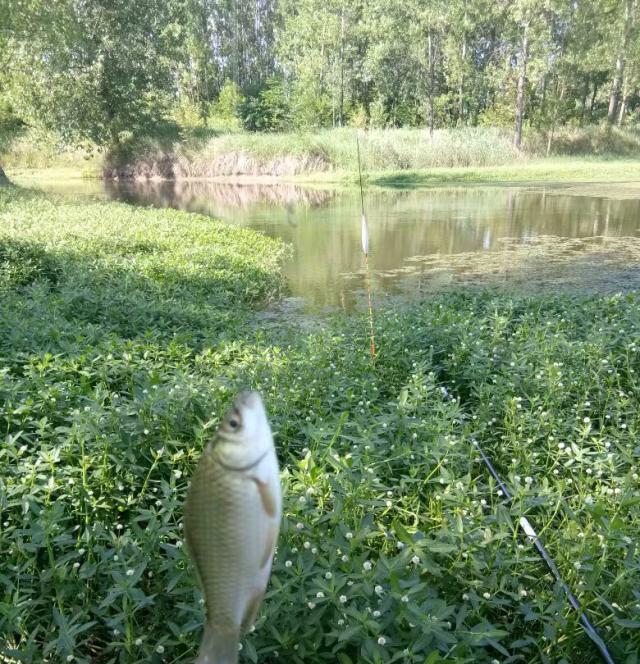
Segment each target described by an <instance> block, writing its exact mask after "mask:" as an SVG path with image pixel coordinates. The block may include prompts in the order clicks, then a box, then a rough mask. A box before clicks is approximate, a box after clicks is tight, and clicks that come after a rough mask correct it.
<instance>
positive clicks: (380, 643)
mask: <svg viewBox="0 0 640 664" xmlns="http://www.w3.org/2000/svg"><path fill="white" fill-rule="evenodd" d="M386 642H387V639H385V638H384V636H379V637H378V645H379V646H383V645H385V643H386Z"/></svg>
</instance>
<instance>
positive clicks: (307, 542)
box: [302, 541, 311, 549]
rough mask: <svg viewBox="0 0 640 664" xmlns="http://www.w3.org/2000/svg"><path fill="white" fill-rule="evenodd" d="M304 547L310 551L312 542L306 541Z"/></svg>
mask: <svg viewBox="0 0 640 664" xmlns="http://www.w3.org/2000/svg"><path fill="white" fill-rule="evenodd" d="M302 546H303V547H304V548H305V549H310V548H311V542H309V541H306V542H305V543H304V544H303V545H302Z"/></svg>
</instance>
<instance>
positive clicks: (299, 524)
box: [296, 523, 304, 530]
mask: <svg viewBox="0 0 640 664" xmlns="http://www.w3.org/2000/svg"><path fill="white" fill-rule="evenodd" d="M296 528H297V529H298V530H302V529H303V528H304V523H296Z"/></svg>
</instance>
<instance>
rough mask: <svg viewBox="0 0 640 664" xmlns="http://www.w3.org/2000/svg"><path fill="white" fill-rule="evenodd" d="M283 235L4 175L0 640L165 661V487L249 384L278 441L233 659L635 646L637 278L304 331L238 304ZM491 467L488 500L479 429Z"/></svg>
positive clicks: (170, 615)
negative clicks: (277, 503)
mask: <svg viewBox="0 0 640 664" xmlns="http://www.w3.org/2000/svg"><path fill="white" fill-rule="evenodd" d="M284 252H286V248H284V247H283V245H282V244H280V243H277V242H274V241H271V240H268V239H267V238H264V237H262V236H260V235H257V234H255V233H251V232H248V231H242V230H234V229H229V228H226V227H224V226H223V225H221V224H218V223H217V222H215V221H212V220H211V219H208V218H205V217H200V216H197V215H188V214H184V213H181V212H175V211H169V210H163V211H158V210H151V209H136V208H130V207H127V206H124V205H119V204H94V203H83V204H72V203H68V202H65V201H64V200H62V199H56V198H51V197H47V196H43V195H41V194H35V193H30V192H24V191H20V190H16V189H4V190H0V280H1V281H0V312H1V313H0V426H1V431H2V436H3V439H4V440H3V444H2V446H1V447H0V511H1V516H0V560H2V561H3V562H2V566H1V567H0V580H1V586H0V588H1V589H0V637H1V638H0V656H1V657H4V659H5V660H6V661H25V662H27V661H30V662H40V661H43V662H44V661H50V662H59V661H70V662H72V661H75V662H86V663H88V662H188V661H192V659H193V656H194V654H195V649H196V646H197V643H198V641H199V636H200V632H199V630H200V628H201V624H202V620H203V607H202V603H201V596H200V593H199V591H198V590H197V587H196V584H195V580H194V578H193V573H192V572H191V570H190V568H189V565H188V561H187V556H186V554H185V552H184V550H183V538H182V532H181V505H182V500H183V498H184V495H185V491H186V488H187V485H188V482H189V477H190V474H191V472H192V470H193V468H194V467H195V464H196V462H197V460H198V458H199V454H200V451H201V449H202V446H203V444H204V442H205V440H206V439H207V437H208V436H209V435H210V430H211V429H212V428H213V427H214V426H215V423H216V418H217V417H218V416H219V415H220V414H221V412H222V410H223V408H224V407H225V405H226V404H227V403H228V402H229V400H230V399H231V398H232V397H233V396H234V394H235V393H236V391H237V390H238V389H239V388H240V387H252V388H255V389H259V390H260V391H261V392H262V393H263V395H264V396H265V400H266V404H267V408H268V411H269V414H270V418H271V420H272V425H273V428H274V432H275V435H276V441H277V446H278V450H279V454H280V458H281V462H282V466H283V484H284V491H285V506H284V520H283V529H282V535H281V538H280V541H279V546H278V552H277V557H276V560H275V564H274V573H273V578H272V583H271V586H270V590H269V592H268V595H267V598H266V601H265V605H264V607H263V610H262V612H261V614H260V618H259V620H258V624H257V630H256V631H255V633H253V634H250V635H249V636H248V637H247V638H246V639H245V640H244V642H243V648H242V652H241V660H242V661H244V662H255V661H261V662H277V661H283V662H298V663H299V662H310V661H314V662H319V661H326V662H336V661H338V662H340V663H341V664H350V663H351V662H354V663H355V662H366V663H371V664H374V663H378V662H392V661H398V662H424V661H429V662H437V661H450V662H494V661H497V662H561V661H564V662H578V661H580V662H596V661H598V658H597V654H596V651H595V649H594V648H593V647H592V645H591V643H590V642H589V640H588V638H587V637H586V636H585V635H584V633H583V632H582V630H581V628H580V626H579V624H578V622H577V620H576V617H575V615H574V614H572V613H571V612H570V610H569V609H568V607H567V603H566V601H565V600H564V598H563V596H562V593H561V591H560V589H559V588H558V587H557V586H555V585H554V583H553V580H552V579H551V578H550V576H549V575H548V574H547V573H546V568H545V567H544V566H543V565H542V563H541V562H540V561H539V560H538V558H537V557H536V555H535V554H534V553H533V551H532V550H531V548H530V546H529V545H528V543H527V542H526V540H525V539H523V537H522V536H521V535H520V534H518V533H517V532H516V531H514V524H516V523H517V521H518V518H519V516H521V515H522V514H526V515H527V516H528V518H529V519H530V520H531V521H532V522H533V523H534V524H535V525H536V526H537V527H538V530H539V532H540V533H541V534H542V536H543V537H544V538H545V541H546V542H547V544H548V548H549V549H550V551H551V552H552V553H553V555H554V556H555V557H556V560H557V562H558V565H559V567H560V569H561V572H562V574H563V575H564V577H565V578H566V580H567V581H568V582H569V583H570V584H571V585H572V586H573V587H574V588H575V589H576V592H577V594H578V596H579V597H580V600H581V601H582V602H583V604H584V606H585V607H586V608H587V609H588V610H589V611H590V614H591V616H592V619H593V621H594V623H595V624H596V625H597V626H598V628H599V629H600V630H601V631H602V634H603V635H604V636H605V638H606V639H607V641H608V642H609V643H610V646H611V649H612V651H613V652H614V655H615V656H616V657H617V658H618V661H623V662H628V663H629V664H631V663H632V662H637V652H638V651H639V650H640V631H639V628H640V559H639V554H638V550H637V542H638V539H637V533H638V527H639V525H640V509H639V507H638V505H639V504H640V491H639V488H638V486H639V485H638V472H639V471H638V463H639V462H638V457H639V456H640V448H639V447H638V445H637V442H636V437H637V433H638V427H639V426H640V414H639V413H638V408H637V380H638V378H637V376H638V373H639V372H640V357H639V356H640V298H639V297H638V296H637V295H634V294H630V295H617V296H591V297H583V298H580V299H577V298H573V297H571V296H569V295H557V296H553V297H548V296H547V297H545V298H540V297H528V298H525V297H516V296H510V295H505V294H496V293H492V292H482V293H476V294H469V295H460V294H456V293H449V294H445V295H440V296H436V297H434V298H432V299H429V300H427V301H425V302H423V303H418V304H416V305H414V306H412V307H409V308H406V309H402V310H394V309H388V310H384V311H379V312H377V315H376V326H377V330H376V332H377V334H376V340H377V344H378V350H379V354H378V357H377V358H376V360H375V361H374V362H372V361H371V359H370V357H369V353H368V341H367V337H366V335H367V326H366V321H365V320H364V319H361V318H360V317H355V318H353V319H350V320H349V319H345V318H335V319H328V320H323V321H321V322H319V323H318V324H317V325H316V329H315V331H313V332H303V331H302V330H300V329H297V328H296V327H295V326H290V325H288V324H287V323H286V322H278V321H276V322H270V323H267V322H265V321H264V320H261V319H256V318H253V317H252V316H251V312H250V309H251V308H252V307H255V305H256V302H258V301H264V300H266V299H268V298H269V297H274V296H276V295H277V293H278V292H279V291H280V289H281V288H282V283H281V278H280V275H279V265H280V262H281V260H282V258H283V255H284ZM474 438H475V439H477V440H478V441H480V442H481V443H482V445H483V446H484V447H485V448H486V449H487V450H488V451H489V453H490V454H491V456H492V457H493V459H494V461H495V463H496V465H497V466H498V468H499V470H500V472H501V473H502V474H503V476H504V477H505V478H506V479H507V481H508V483H509V485H510V487H511V488H512V489H513V493H514V501H513V503H512V504H511V505H504V504H503V502H502V498H501V497H500V496H499V495H498V492H497V490H496V489H497V487H496V486H495V485H494V483H493V482H492V481H491V480H490V479H489V478H488V477H487V474H486V472H485V470H484V468H483V466H482V465H481V463H479V460H478V458H477V455H476V454H475V452H474V449H473V445H472V439H474Z"/></svg>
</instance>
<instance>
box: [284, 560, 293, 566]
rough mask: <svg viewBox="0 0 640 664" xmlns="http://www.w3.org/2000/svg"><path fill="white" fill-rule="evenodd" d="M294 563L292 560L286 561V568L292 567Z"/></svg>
mask: <svg viewBox="0 0 640 664" xmlns="http://www.w3.org/2000/svg"><path fill="white" fill-rule="evenodd" d="M292 565H293V563H292V562H291V561H290V560H287V561H285V563H284V566H285V567H291V566H292Z"/></svg>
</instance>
